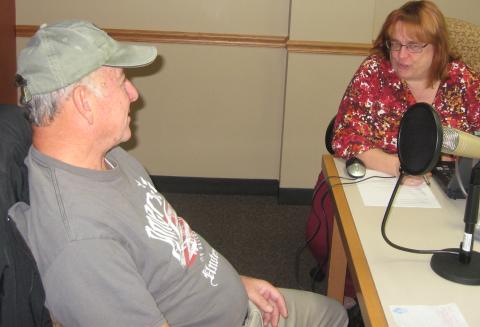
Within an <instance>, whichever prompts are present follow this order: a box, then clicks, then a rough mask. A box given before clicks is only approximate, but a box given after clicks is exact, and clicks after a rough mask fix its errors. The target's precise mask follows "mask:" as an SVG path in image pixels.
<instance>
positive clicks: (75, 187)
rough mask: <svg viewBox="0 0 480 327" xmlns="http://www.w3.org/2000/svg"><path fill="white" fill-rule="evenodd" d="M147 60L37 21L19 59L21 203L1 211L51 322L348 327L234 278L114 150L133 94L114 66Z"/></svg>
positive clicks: (301, 300)
mask: <svg viewBox="0 0 480 327" xmlns="http://www.w3.org/2000/svg"><path fill="white" fill-rule="evenodd" d="M156 55H157V52H156V48H154V47H147V46H133V45H123V44H119V43H117V42H115V41H114V40H113V39H111V38H110V37H109V36H108V35H107V34H106V33H104V32H103V31H101V30H100V29H98V28H96V27H95V26H93V25H92V24H90V23H87V22H83V21H68V22H62V23H58V24H55V25H51V26H42V27H41V29H40V30H39V31H38V32H37V33H36V34H35V36H34V37H33V38H32V40H31V41H30V42H29V43H28V45H27V47H26V48H25V49H24V50H22V52H21V53H20V56H19V60H18V66H19V67H18V74H19V78H18V80H19V81H20V85H21V88H22V101H23V102H24V103H25V105H26V107H27V109H28V110H29V112H30V118H31V121H32V124H33V146H32V147H31V149H30V151H29V154H28V156H27V158H26V160H25V162H26V164H27V166H28V169H29V183H30V207H27V206H26V205H25V204H18V205H16V206H14V207H13V208H12V209H11V210H10V214H11V215H12V216H13V217H14V220H15V222H16V223H17V224H18V227H19V229H20V231H21V232H22V234H23V236H24V237H25V239H26V240H27V242H28V244H29V246H30V247H31V248H32V252H33V253H34V256H35V259H36V260H37V262H38V266H39V270H40V274H41V277H42V282H43V283H44V287H45V291H46V294H47V300H46V302H47V306H48V308H49V310H50V312H51V313H52V315H53V317H54V318H55V319H56V320H58V321H59V322H61V323H62V324H63V325H65V326H66V327H72V326H102V327H105V326H115V327H118V326H162V327H166V326H196V327H202V326H205V327H206V326H209V327H212V326H219V327H230V326H232V327H235V326H252V327H253V326H261V325H262V320H263V323H264V324H265V325H269V324H271V325H272V326H297V327H300V326H309V327H310V326H346V325H347V318H346V313H345V310H344V309H343V307H342V306H341V305H340V304H339V303H337V302H334V301H332V300H330V299H327V298H325V297H322V296H319V295H316V294H313V293H307V292H301V291H296V290H278V289H276V288H275V287H273V286H272V285H271V284H269V283H268V282H266V281H263V280H258V279H254V278H249V277H245V276H239V275H238V273H237V272H236V271H235V269H234V268H233V267H232V266H231V265H230V264H229V262H228V261H227V260H226V259H225V258H223V257H222V256H221V254H219V253H218V252H217V251H216V250H215V249H213V248H211V246H210V245H209V244H208V243H207V242H206V241H205V240H204V239H203V238H202V237H201V236H200V235H198V234H196V233H195V232H194V231H192V230H191V229H190V227H189V226H188V224H187V223H186V222H185V221H184V220H183V219H182V218H181V217H178V216H177V214H176V213H175V211H174V209H173V208H172V207H171V206H170V205H169V204H168V202H167V201H166V200H165V199H164V198H163V196H162V195H161V194H159V193H158V192H157V190H156V189H155V187H154V186H153V183H152V181H151V180H150V178H149V176H148V174H147V172H146V171H145V170H144V169H143V167H142V166H141V164H140V163H139V162H138V161H136V160H135V159H134V158H133V157H131V156H130V155H129V154H128V153H126V152H125V151H124V150H122V149H121V148H120V147H118V145H119V144H120V143H122V142H125V141H127V140H128V139H129V138H130V137H131V131H130V126H129V125H130V117H129V110H130V104H131V103H132V102H134V101H135V100H137V98H138V93H137V90H136V89H135V87H134V86H133V84H132V83H131V82H130V81H129V80H128V79H127V78H126V77H125V75H124V73H123V68H128V67H137V66H143V65H147V64H149V63H151V62H152V61H153V60H154V59H155V57H156ZM287 317H288V318H287Z"/></svg>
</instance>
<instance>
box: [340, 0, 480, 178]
mask: <svg viewBox="0 0 480 327" xmlns="http://www.w3.org/2000/svg"><path fill="white" fill-rule="evenodd" d="M479 89H480V79H479V75H478V74H477V73H475V72H473V71H472V70H471V69H470V68H469V67H468V66H466V65H465V63H463V62H462V61H459V60H457V59H456V56H455V55H454V54H453V53H452V52H451V50H450V47H449V42H448V32H447V28H446V24H445V19H444V17H443V15H442V13H441V12H440V10H439V9H438V8H437V6H436V5H435V4H434V3H433V2H430V1H411V2H407V3H406V4H405V5H403V6H402V7H401V8H400V9H397V10H395V11H393V12H392V13H390V15H389V16H388V17H387V19H386V21H385V23H384V24H383V27H382V29H381V31H380V34H379V35H378V37H377V39H376V40H375V43H374V46H373V49H372V55H370V56H369V57H368V58H367V59H366V60H365V61H364V62H363V63H362V64H361V66H360V68H359V69H358V70H357V72H356V74H355V75H354V76H353V79H352V81H351V82H350V85H349V86H348V88H347V90H346V92H345V95H344V97H343V99H342V102H341V104H340V108H339V110H338V114H337V118H336V121H335V134H334V137H333V144H332V147H333V149H334V151H335V154H336V155H337V156H340V157H343V158H350V157H354V156H356V157H358V158H359V159H361V160H362V161H363V162H364V163H365V165H366V166H367V167H368V168H371V169H375V170H379V171H382V172H385V173H388V174H390V175H393V176H398V175H399V169H400V162H399V160H398V156H397V154H396V153H397V146H396V144H397V134H398V128H399V124H400V121H401V118H402V116H403V114H404V113H405V111H406V110H407V108H408V107H409V106H411V105H412V104H414V103H416V102H426V103H429V104H431V105H432V106H433V107H434V108H435V110H436V111H437V113H438V114H439V115H440V117H441V120H442V124H443V125H445V126H449V127H453V128H457V129H460V130H463V131H466V132H470V133H473V132H474V131H476V130H480V93H479ZM422 182H423V178H421V176H420V177H414V176H409V177H408V178H406V179H405V180H404V183H405V184H409V185H418V184H420V183H422Z"/></svg>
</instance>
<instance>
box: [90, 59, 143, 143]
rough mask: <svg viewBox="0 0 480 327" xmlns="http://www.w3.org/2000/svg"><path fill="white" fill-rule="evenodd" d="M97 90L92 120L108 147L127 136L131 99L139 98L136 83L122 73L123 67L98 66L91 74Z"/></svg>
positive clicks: (129, 133)
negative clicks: (94, 113) (94, 74)
mask: <svg viewBox="0 0 480 327" xmlns="http://www.w3.org/2000/svg"><path fill="white" fill-rule="evenodd" d="M94 84H95V88H96V89H97V91H98V92H99V93H100V94H98V95H97V96H96V97H95V109H96V110H95V111H96V115H95V124H96V125H97V126H98V129H97V131H98V136H99V141H100V140H103V141H105V142H106V143H107V144H108V145H110V146H111V147H113V146H115V145H118V144H120V143H122V142H125V141H127V140H129V139H130V137H131V136H132V132H131V130H130V116H129V113H130V103H132V102H134V101H136V100H137V99H138V92H137V89H136V88H135V86H133V84H132V83H131V82H130V81H129V80H128V79H127V78H126V77H125V74H124V73H123V69H121V68H114V67H106V66H104V67H101V68H100V69H99V70H98V71H97V74H96V76H95V78H94Z"/></svg>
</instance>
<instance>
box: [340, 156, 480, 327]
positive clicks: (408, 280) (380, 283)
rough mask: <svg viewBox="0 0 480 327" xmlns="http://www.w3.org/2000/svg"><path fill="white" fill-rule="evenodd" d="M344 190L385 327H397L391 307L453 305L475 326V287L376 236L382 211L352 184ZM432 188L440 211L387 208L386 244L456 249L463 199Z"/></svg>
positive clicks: (478, 311) (478, 312) (478, 293)
mask: <svg viewBox="0 0 480 327" xmlns="http://www.w3.org/2000/svg"><path fill="white" fill-rule="evenodd" d="M335 164H336V166H337V170H338V172H339V174H340V175H343V176H346V173H345V168H344V167H345V164H344V161H342V160H340V159H335ZM343 188H344V192H345V195H346V197H347V200H348V204H349V207H350V210H351V212H352V216H353V219H354V222H355V225H356V229H357V231H358V234H359V237H360V240H361V244H362V247H363V250H364V252H365V256H366V258H367V261H368V265H369V267H370V270H371V274H372V277H373V280H374V282H375V286H376V288H377V292H378V295H379V297H380V301H381V303H382V306H383V309H384V312H385V316H386V318H387V321H388V324H389V325H390V326H396V324H395V323H394V319H393V316H392V314H391V313H390V309H389V306H390V305H442V304H449V303H455V304H457V305H458V307H459V308H460V311H461V313H462V315H463V317H464V318H465V319H466V321H467V322H468V324H469V325H470V326H471V327H474V326H480V287H479V286H466V285H461V284H457V283H454V282H451V281H448V280H446V279H444V278H442V277H440V276H438V275H437V274H436V273H435V272H433V271H432V269H431V268H430V258H431V255H424V254H414V253H408V252H402V251H399V250H397V249H395V248H392V247H390V246H389V245H388V244H387V243H386V242H385V240H384V239H383V237H382V235H381V223H382V218H383V215H384V212H385V207H365V206H364V204H363V201H362V198H361V196H360V193H359V191H358V186H357V185H355V184H354V185H344V186H343ZM431 188H432V191H433V194H434V195H435V197H436V198H437V200H438V201H439V202H440V204H441V207H442V208H440V209H424V208H392V209H391V211H390V215H389V218H388V224H387V228H386V233H387V235H388V237H389V239H390V240H391V241H393V242H394V243H396V244H398V245H401V246H405V247H408V248H414V249H444V248H458V247H459V244H460V242H461V241H462V238H463V230H464V227H465V225H464V223H463V215H464V208H465V200H452V199H449V198H448V197H447V196H446V195H445V194H444V193H443V191H442V190H441V189H440V188H439V187H438V185H436V183H435V182H433V181H432V183H431ZM478 243H479V242H477V244H475V245H476V248H477V249H478V248H479V247H480V245H478Z"/></svg>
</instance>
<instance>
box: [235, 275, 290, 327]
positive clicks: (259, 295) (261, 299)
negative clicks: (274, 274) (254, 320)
mask: <svg viewBox="0 0 480 327" xmlns="http://www.w3.org/2000/svg"><path fill="white" fill-rule="evenodd" d="M240 279H241V281H242V283H243V285H244V286H245V290H246V291H247V295H248V298H249V299H250V301H252V302H253V303H254V304H255V305H256V306H257V307H258V308H259V309H260V311H262V318H263V324H264V325H265V326H268V324H271V325H272V327H277V326H278V320H279V319H280V315H281V316H282V317H284V318H287V315H288V312H287V305H286V304H285V299H284V298H283V296H282V294H280V292H279V291H278V289H277V288H275V287H274V286H273V285H272V284H270V283H269V282H267V281H264V280H261V279H255V278H251V277H246V276H240Z"/></svg>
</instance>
